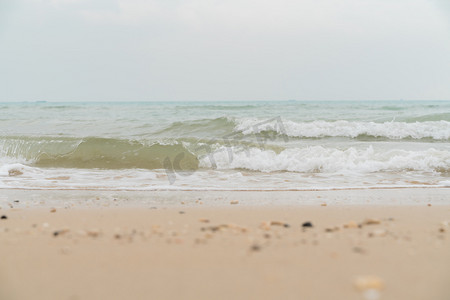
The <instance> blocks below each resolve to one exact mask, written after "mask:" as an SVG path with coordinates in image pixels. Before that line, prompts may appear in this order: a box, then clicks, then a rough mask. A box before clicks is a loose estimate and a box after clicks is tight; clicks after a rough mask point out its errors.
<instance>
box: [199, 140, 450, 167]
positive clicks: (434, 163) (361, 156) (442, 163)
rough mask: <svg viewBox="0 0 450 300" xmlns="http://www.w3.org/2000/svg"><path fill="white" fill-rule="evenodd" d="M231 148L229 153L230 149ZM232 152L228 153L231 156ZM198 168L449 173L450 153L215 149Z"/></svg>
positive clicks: (317, 147) (317, 148)
mask: <svg viewBox="0 0 450 300" xmlns="http://www.w3.org/2000/svg"><path fill="white" fill-rule="evenodd" d="M230 151H231V152H230ZM230 153H231V155H230ZM200 167H203V168H212V167H215V168H217V169H219V170H225V169H247V170H253V171H260V172H277V171H289V172H302V173H348V172H350V173H351V172H356V173H370V172H380V171H384V172H403V171H422V172H441V173H448V172H450V152H448V151H442V150H436V149H433V148H430V149H427V150H424V151H406V150H388V151H375V150H374V149H373V147H371V146H369V147H367V148H366V149H356V148H353V147H350V148H348V149H346V150H341V149H336V148H325V147H322V146H314V147H306V148H300V149H299V148H295V149H286V150H284V151H282V152H280V153H276V152H274V151H271V150H268V151H267V150H263V149H259V148H251V149H247V150H246V151H242V149H230V148H226V147H223V146H222V147H220V148H218V149H217V150H216V151H215V152H214V155H213V156H205V157H202V158H201V159H200Z"/></svg>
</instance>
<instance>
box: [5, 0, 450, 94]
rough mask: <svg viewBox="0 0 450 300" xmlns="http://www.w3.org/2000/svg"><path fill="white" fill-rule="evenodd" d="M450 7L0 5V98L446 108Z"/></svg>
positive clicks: (262, 2)
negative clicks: (421, 102)
mask: <svg viewBox="0 0 450 300" xmlns="http://www.w3.org/2000/svg"><path fill="white" fill-rule="evenodd" d="M449 2H450V1H449V0H276V1H275V0H148V1H144V0H0V101H35V100H48V101H91V100H92V101H143V100H147V101H169V100H173V101H181V100H288V99H297V100H342V99H345V100H375V99H380V100H390V99H405V100H406V99H411V100H416V99H430V100H433V99H435V100H438V99H447V100H450V5H449Z"/></svg>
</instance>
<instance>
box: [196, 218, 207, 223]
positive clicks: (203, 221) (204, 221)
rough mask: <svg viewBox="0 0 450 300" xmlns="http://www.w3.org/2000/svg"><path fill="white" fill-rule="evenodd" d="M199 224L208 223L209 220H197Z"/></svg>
mask: <svg viewBox="0 0 450 300" xmlns="http://www.w3.org/2000/svg"><path fill="white" fill-rule="evenodd" d="M198 221H199V222H202V223H209V220H208V219H200V220H198Z"/></svg>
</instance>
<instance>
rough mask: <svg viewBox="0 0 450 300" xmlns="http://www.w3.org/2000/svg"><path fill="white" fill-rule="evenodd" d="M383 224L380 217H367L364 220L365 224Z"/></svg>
mask: <svg viewBox="0 0 450 300" xmlns="http://www.w3.org/2000/svg"><path fill="white" fill-rule="evenodd" d="M378 224H381V221H380V220H378V219H366V220H365V221H364V225H378Z"/></svg>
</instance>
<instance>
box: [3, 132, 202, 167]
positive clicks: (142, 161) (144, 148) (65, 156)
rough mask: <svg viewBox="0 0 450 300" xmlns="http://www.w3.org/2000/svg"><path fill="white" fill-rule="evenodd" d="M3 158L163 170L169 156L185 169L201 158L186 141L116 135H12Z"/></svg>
mask: <svg viewBox="0 0 450 300" xmlns="http://www.w3.org/2000/svg"><path fill="white" fill-rule="evenodd" d="M0 157H1V158H2V161H4V162H5V161H6V162H9V163H10V162H11V161H13V160H15V161H16V162H20V163H24V164H29V165H33V166H37V167H53V168H89V169H90V168H99V169H129V168H141V169H162V168H164V163H165V161H166V160H167V159H169V161H170V162H172V161H175V160H176V158H177V157H179V158H181V157H182V159H178V160H179V164H175V165H174V166H172V167H173V168H179V169H183V170H187V169H197V167H198V159H197V157H196V156H195V155H194V154H192V153H191V152H190V151H189V150H188V149H187V148H186V147H185V146H184V145H183V144H182V143H180V142H174V143H170V142H167V143H164V142H160V143H150V144H147V143H144V142H139V141H134V140H125V139H112V138H109V139H108V138H96V137H90V138H81V139H78V138H54V137H27V138H25V137H9V138H7V139H5V138H3V139H2V140H1V141H0Z"/></svg>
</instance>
